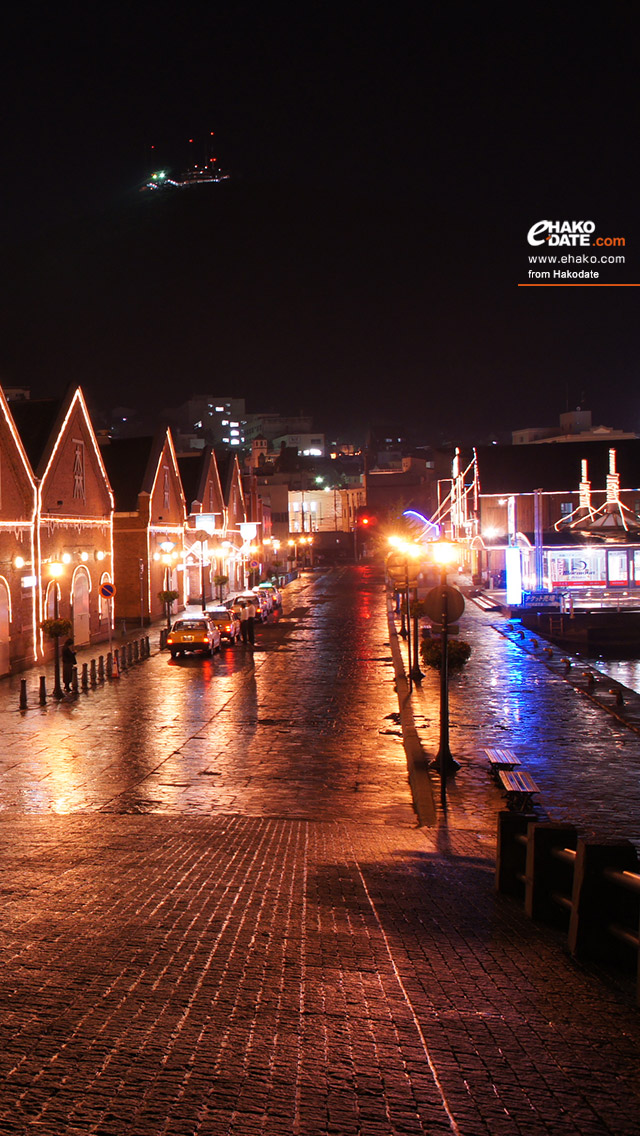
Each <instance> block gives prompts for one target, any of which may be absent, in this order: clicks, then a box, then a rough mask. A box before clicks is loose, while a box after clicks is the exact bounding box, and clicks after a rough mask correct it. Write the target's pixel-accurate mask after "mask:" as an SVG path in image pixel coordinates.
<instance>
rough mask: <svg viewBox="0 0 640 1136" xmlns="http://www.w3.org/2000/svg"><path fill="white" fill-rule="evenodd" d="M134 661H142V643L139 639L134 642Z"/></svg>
mask: <svg viewBox="0 0 640 1136" xmlns="http://www.w3.org/2000/svg"><path fill="white" fill-rule="evenodd" d="M133 661H134V663H139V662H140V644H139V642H138V640H137V639H136V640H135V642H134V644H133Z"/></svg>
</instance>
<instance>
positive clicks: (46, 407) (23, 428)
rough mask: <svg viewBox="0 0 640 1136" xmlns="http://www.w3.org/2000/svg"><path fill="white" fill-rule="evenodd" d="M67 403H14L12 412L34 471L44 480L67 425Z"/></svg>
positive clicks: (50, 400)
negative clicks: (59, 439) (49, 462)
mask: <svg viewBox="0 0 640 1136" xmlns="http://www.w3.org/2000/svg"><path fill="white" fill-rule="evenodd" d="M66 401H67V400H63V399H60V398H43V399H20V400H16V401H15V402H11V403H10V410H11V414H12V417H13V420H14V422H15V424H16V427H17V430H18V433H19V435H20V438H21V439H22V444H23V446H24V448H25V450H26V453H27V457H28V458H29V462H30V464H31V468H32V470H33V471H34V473H35V474H36V476H38V477H41V476H42V473H43V472H44V470H45V469H46V466H47V461H48V458H49V454H50V452H51V450H52V448H53V446H54V445H55V441H56V439H57V437H58V434H59V432H60V427H61V426H62V422H63V421H64V409H65V403H66Z"/></svg>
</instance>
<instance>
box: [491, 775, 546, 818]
mask: <svg viewBox="0 0 640 1136" xmlns="http://www.w3.org/2000/svg"><path fill="white" fill-rule="evenodd" d="M499 778H500V784H501V785H502V788H503V789H504V791H505V793H506V794H507V808H508V809H511V810H512V811H513V812H516V813H525V812H530V811H531V809H532V808H533V794H534V793H539V792H540V790H539V788H538V786H537V785H536V783H535V781H534V780H533V777H532V776H531V774H530V773H527V771H526V769H511V770H507V769H502V770H500V773H499Z"/></svg>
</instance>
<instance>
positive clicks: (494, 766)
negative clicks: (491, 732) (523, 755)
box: [484, 749, 520, 781]
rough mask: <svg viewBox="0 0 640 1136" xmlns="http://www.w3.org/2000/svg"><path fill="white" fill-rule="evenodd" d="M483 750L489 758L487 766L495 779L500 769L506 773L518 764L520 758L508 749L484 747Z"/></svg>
mask: <svg viewBox="0 0 640 1136" xmlns="http://www.w3.org/2000/svg"><path fill="white" fill-rule="evenodd" d="M484 752H485V753H486V755H487V757H488V759H489V768H490V770H491V773H492V774H493V776H494V777H495V779H496V781H497V780H498V774H499V773H500V771H501V770H503V771H504V772H506V773H508V772H510V770H512V769H515V768H516V766H517V765H519V764H520V758H518V757H516V755H515V753H512V751H511V750H510V749H485V751H484Z"/></svg>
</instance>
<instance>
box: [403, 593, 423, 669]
mask: <svg viewBox="0 0 640 1136" xmlns="http://www.w3.org/2000/svg"><path fill="white" fill-rule="evenodd" d="M413 602H414V604H416V605H417V603H418V589H417V587H416V588H414V589H413ZM409 615H410V613H409V589H408V588H407V619H409ZM411 619H412V620H413V627H412V631H413V664H412V666H411V677H412V679H413V681H414V682H417V683H421V682H422V680H423V678H424V674H423V672H422V671H421V670H420V662H419V658H418V615H417V613H415V614H413V615H411Z"/></svg>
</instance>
